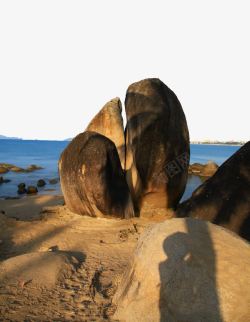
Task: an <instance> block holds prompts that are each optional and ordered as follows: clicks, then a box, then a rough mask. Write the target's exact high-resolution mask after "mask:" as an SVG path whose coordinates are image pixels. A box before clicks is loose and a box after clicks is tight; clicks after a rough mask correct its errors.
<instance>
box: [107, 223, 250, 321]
mask: <svg viewBox="0 0 250 322" xmlns="http://www.w3.org/2000/svg"><path fill="white" fill-rule="evenodd" d="M113 303H114V304H115V305H117V311H116V313H115V315H114V318H115V319H118V320H119V321H126V322H140V321H143V322H152V321H154V322H157V321H161V322H163V321H164V322H165V321H167V322H175V321H179V322H187V321H192V322H201V321H203V322H222V321H223V322H231V321H234V322H242V321H244V322H249V321H250V309H249V303H250V245H249V244H248V243H247V242H245V241H244V240H243V239H241V238H240V237H238V236H237V235H234V234H233V233H231V232H230V231H227V230H226V229H224V228H222V227H219V226H216V225H213V224H211V223H207V222H205V221H202V220H195V219H191V218H186V219H171V220H167V221H165V222H163V223H160V224H156V225H154V226H152V227H151V229H149V230H147V231H146V232H145V233H144V234H143V235H142V236H141V238H140V240H139V243H138V246H137V250H136V252H135V256H134V258H133V260H132V261H131V264H130V266H129V268H128V270H127V271H125V273H124V276H123V279H122V281H121V283H120V285H119V287H118V291H117V293H116V295H115V297H114V299H113Z"/></svg>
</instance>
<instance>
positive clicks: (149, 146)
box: [125, 79, 190, 214]
mask: <svg viewBox="0 0 250 322" xmlns="http://www.w3.org/2000/svg"><path fill="white" fill-rule="evenodd" d="M125 109H126V114H127V127H126V165H125V168H126V172H127V181H128V184H129V187H130V190H131V193H132V197H133V200H134V204H135V207H136V209H137V210H138V211H139V212H141V214H142V213H143V208H147V209H150V208H151V209H154V208H155V207H158V208H174V207H176V205H177V204H178V201H179V200H180V198H181V197H182V194H183V192H184V190H185V186H186V182H187V178H188V165H189V154H190V151H189V133H188V127H187V123H186V118H185V115H184V112H183V110H182V107H181V104H180V102H179V100H178V98H177V97H176V95H175V94H174V92H172V91H171V90H170V89H169V88H168V87H167V86H166V85H165V84H164V83H163V82H162V81H160V80H159V79H145V80H142V81H140V82H137V83H134V84H132V85H130V86H129V88H128V90H127V94H126V100H125Z"/></svg>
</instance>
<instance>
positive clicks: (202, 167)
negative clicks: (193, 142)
mask: <svg viewBox="0 0 250 322" xmlns="http://www.w3.org/2000/svg"><path fill="white" fill-rule="evenodd" d="M218 168H219V166H218V165H217V164H216V163H215V162H212V161H209V162H208V163H207V164H200V163H194V164H191V165H190V166H189V169H188V173H189V174H193V175H196V176H200V177H211V176H213V175H214V174H215V172H216V171H217V170H218Z"/></svg>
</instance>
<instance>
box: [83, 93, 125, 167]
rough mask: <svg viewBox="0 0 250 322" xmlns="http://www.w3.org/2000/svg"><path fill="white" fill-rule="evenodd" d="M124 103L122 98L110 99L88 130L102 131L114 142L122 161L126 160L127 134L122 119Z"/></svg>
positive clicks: (122, 163) (122, 162) (101, 132)
mask: <svg viewBox="0 0 250 322" xmlns="http://www.w3.org/2000/svg"><path fill="white" fill-rule="evenodd" d="M121 113H122V104H121V101H120V99H119V98H118V97H117V98H114V99H112V100H110V101H109V102H108V103H107V104H105V105H104V107H103V108H102V109H101V110H100V112H99V113H98V114H97V115H96V116H95V117H94V118H93V119H92V121H91V122H90V123H89V125H88V127H87V129H86V131H92V132H97V133H100V134H102V135H104V136H106V137H107V138H109V139H110V140H111V141H113V142H114V144H115V146H116V148H117V151H118V154H119V157H120V161H121V165H122V168H124V162H125V136H124V128H123V119H122V114H121Z"/></svg>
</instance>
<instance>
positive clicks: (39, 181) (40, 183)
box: [36, 179, 46, 187]
mask: <svg viewBox="0 0 250 322" xmlns="http://www.w3.org/2000/svg"><path fill="white" fill-rule="evenodd" d="M36 185H37V186H38V187H44V186H45V185H46V182H45V181H44V180H43V179H39V180H38V181H37V184H36Z"/></svg>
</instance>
